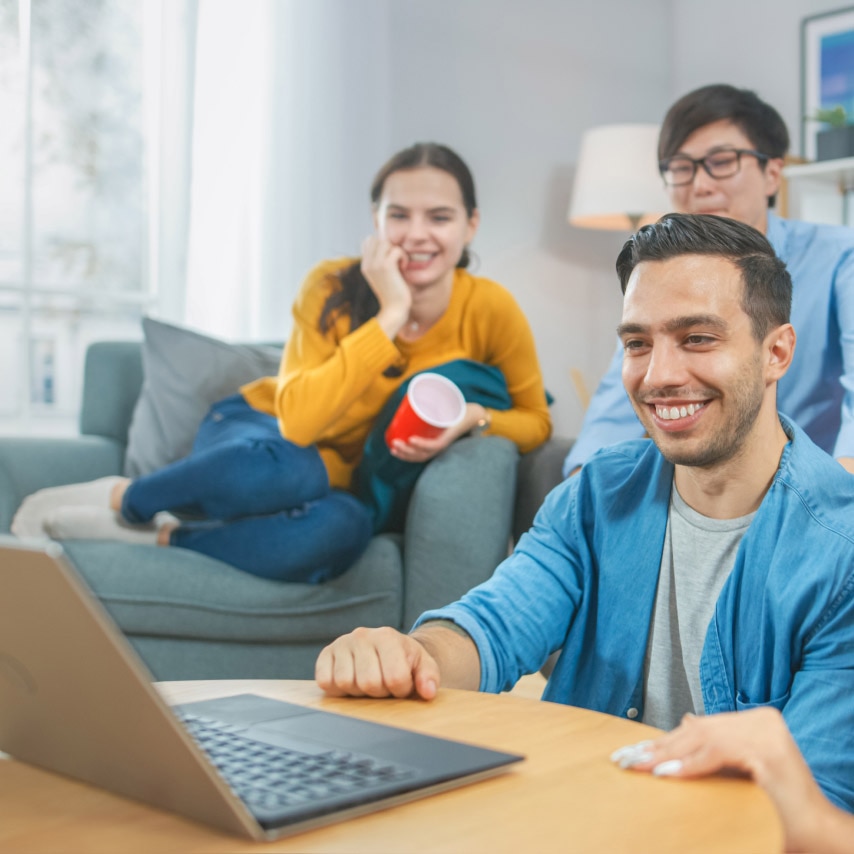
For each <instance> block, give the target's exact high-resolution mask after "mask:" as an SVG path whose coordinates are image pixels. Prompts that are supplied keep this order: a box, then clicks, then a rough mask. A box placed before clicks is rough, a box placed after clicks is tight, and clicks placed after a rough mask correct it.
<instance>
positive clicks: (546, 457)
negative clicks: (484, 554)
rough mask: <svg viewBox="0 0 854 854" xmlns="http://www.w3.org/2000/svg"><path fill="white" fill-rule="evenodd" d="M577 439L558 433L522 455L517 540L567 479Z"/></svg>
mask: <svg viewBox="0 0 854 854" xmlns="http://www.w3.org/2000/svg"><path fill="white" fill-rule="evenodd" d="M573 441H574V440H573V439H565V438H562V437H560V436H556V437H554V438H552V439H549V441H548V442H545V443H544V444H542V445H540V447H539V448H536V449H535V450H533V451H531V452H530V453H529V454H523V455H522V457H521V458H520V460H519V486H518V488H517V490H516V507H515V509H514V511H513V541H514V542H518V541H519V537H521V536H522V534H524V533H525V531H527V530H528V528H530V527H531V525H532V524H533V522H534V516H536V515H537V511H538V510H539V509H540V506H541V505H542V503H543V501H544V500H545V498H546V496H547V495H548V494H549V493H550V492H551V491H552V490H553V489H554V488H555V487H556V486H557V485H558V484H559V483H561V482H562V481H563V461H564V460H565V459H566V455H567V454H568V453H569V450H570V448H572V444H573Z"/></svg>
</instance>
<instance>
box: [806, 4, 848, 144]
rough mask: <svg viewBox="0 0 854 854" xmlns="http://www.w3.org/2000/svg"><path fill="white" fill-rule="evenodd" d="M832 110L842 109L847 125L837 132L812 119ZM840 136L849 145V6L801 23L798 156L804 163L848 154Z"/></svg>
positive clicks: (812, 17) (813, 16) (809, 18)
mask: <svg viewBox="0 0 854 854" xmlns="http://www.w3.org/2000/svg"><path fill="white" fill-rule="evenodd" d="M835 107H842V108H843V109H844V110H845V115H846V117H847V122H849V123H850V124H849V125H848V126H847V127H845V128H840V129H839V130H840V131H841V133H836V132H835V129H834V128H831V127H830V126H829V125H828V124H826V123H824V122H820V121H817V120H816V119H815V118H814V117H815V115H816V114H817V113H818V111H819V110H830V109H834V108H835ZM829 131H834V132H833V133H828V132H829ZM819 135H821V137H820V138H819ZM846 136H850V143H851V144H852V145H854V6H849V7H847V8H844V9H838V10H836V11H833V12H824V13H822V14H820V15H812V16H810V17H808V18H804V19H803V20H802V21H801V155H802V156H803V157H804V158H806V159H807V160H827V159H831V158H836V157H844V156H850V155H849V153H848V151H847V149H846ZM850 154H851V155H854V149H852V150H851V152H850Z"/></svg>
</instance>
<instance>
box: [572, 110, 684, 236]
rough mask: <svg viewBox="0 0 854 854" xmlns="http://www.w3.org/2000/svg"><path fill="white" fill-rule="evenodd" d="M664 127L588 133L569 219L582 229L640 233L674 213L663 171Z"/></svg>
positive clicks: (619, 127) (642, 126) (609, 127)
mask: <svg viewBox="0 0 854 854" xmlns="http://www.w3.org/2000/svg"><path fill="white" fill-rule="evenodd" d="M658 131H659V128H658V125H646V124H624V125H602V126H601V127H596V128H591V129H590V130H588V131H585V133H584V136H583V137H582V138H581V152H580V154H579V156H578V165H577V168H576V170H575V183H574V185H573V188H572V198H571V199H570V202H569V213H568V214H567V219H568V220H569V222H570V225H576V226H579V227H581V228H603V229H613V230H622V231H634V230H636V229H637V228H638V227H639V226H641V225H645V224H647V223H650V222H655V220H657V219H658V218H659V217H660V216H661V215H662V214H664V213H666V212H667V211H669V210H670V209H671V205H670V202H669V200H668V198H667V193H666V192H665V189H664V182H663V181H662V179H661V175H660V174H659V172H658V166H657V162H658V158H657V156H656V152H657V148H658Z"/></svg>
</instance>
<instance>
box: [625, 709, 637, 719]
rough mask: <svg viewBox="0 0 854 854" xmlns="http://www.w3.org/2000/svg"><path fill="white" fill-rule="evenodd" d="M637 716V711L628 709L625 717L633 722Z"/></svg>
mask: <svg viewBox="0 0 854 854" xmlns="http://www.w3.org/2000/svg"><path fill="white" fill-rule="evenodd" d="M637 716H638V710H637V709H629V710H628V711H627V712H626V717H627V718H631V719H632V720H634V719H635V718H636V717H637Z"/></svg>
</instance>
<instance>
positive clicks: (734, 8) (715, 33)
mask: <svg viewBox="0 0 854 854" xmlns="http://www.w3.org/2000/svg"><path fill="white" fill-rule="evenodd" d="M845 5H846V4H845V3H843V2H840V0H720V2H716V3H715V4H714V6H709V4H708V3H706V2H701V0H673V86H672V95H673V96H674V98H675V97H678V96H679V95H682V94H684V93H685V92H689V91H690V90H691V89H695V88H696V87H698V86H704V85H706V84H707V83H731V84H733V85H734V86H743V87H746V88H748V89H754V90H755V91H756V92H757V94H758V95H759V96H760V97H761V98H762V99H763V100H766V101H768V103H769V104H773V106H774V107H776V108H777V110H779V112H780V115H782V117H783V119H784V120H785V122H786V124H787V125H788V128H789V134H790V136H791V139H792V148H791V151H792V153H793V154H799V153H800V151H801V141H800V134H801V118H802V117H801V108H800V91H801V82H800V81H801V77H800V73H801V72H800V55H801V54H800V39H801V21H802V19H803V18H805V17H809V16H811V15H818V14H821V13H823V12H832V11H835V10H837V9H839V8H840V7H841V6H845Z"/></svg>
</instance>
